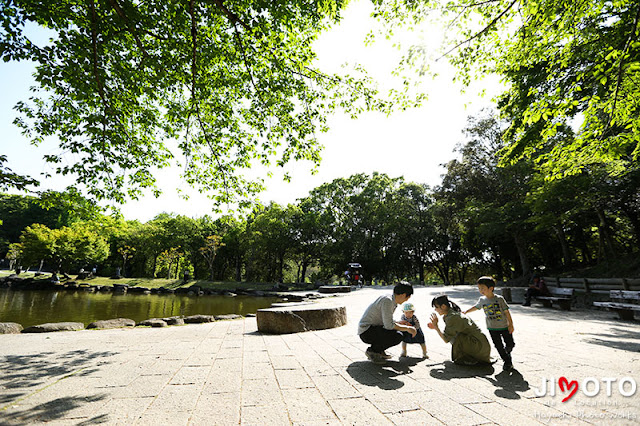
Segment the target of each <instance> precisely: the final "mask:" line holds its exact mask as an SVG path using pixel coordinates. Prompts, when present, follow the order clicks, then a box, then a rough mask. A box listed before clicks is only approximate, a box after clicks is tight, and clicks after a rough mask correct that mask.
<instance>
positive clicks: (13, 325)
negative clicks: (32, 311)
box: [0, 322, 22, 334]
mask: <svg viewBox="0 0 640 426" xmlns="http://www.w3.org/2000/svg"><path fill="white" fill-rule="evenodd" d="M21 331H22V325H20V324H18V323H17V322H0V334H19V333H20V332H21Z"/></svg>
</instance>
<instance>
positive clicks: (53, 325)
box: [22, 322, 84, 333]
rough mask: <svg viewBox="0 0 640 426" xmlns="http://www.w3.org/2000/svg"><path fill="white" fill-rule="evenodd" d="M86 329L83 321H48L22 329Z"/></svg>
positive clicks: (30, 330) (39, 330) (44, 331)
mask: <svg viewBox="0 0 640 426" xmlns="http://www.w3.org/2000/svg"><path fill="white" fill-rule="evenodd" d="M78 330H84V324H83V323H81V322H48V323H46V324H39V325H33V326H31V327H27V328H25V329H24V330H22V332H23V333H51V332H54V331H78Z"/></svg>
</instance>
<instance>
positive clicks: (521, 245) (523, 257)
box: [513, 234, 531, 277]
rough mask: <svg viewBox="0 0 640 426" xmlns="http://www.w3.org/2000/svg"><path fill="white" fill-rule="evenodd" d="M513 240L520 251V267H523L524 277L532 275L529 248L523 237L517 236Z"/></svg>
mask: <svg viewBox="0 0 640 426" xmlns="http://www.w3.org/2000/svg"><path fill="white" fill-rule="evenodd" d="M513 239H514V241H515V243H516V249H517V250H518V257H519V258H520V266H521V267H522V276H523V277H524V276H527V275H529V274H530V273H531V266H530V265H529V258H528V257H527V247H526V243H525V241H524V239H523V238H522V236H521V235H519V234H515V235H514V236H513Z"/></svg>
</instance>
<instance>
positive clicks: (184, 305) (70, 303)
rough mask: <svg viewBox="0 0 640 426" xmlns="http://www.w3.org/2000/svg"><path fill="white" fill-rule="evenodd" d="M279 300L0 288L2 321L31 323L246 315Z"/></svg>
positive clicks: (85, 323)
mask: <svg viewBox="0 0 640 426" xmlns="http://www.w3.org/2000/svg"><path fill="white" fill-rule="evenodd" d="M277 301H279V299H278V298H276V297H253V296H236V297H228V296H199V297H197V296H195V297H194V296H186V295H156V294H149V295H144V294H112V293H89V292H83V291H77V292H72V291H13V290H0V322H17V323H18V324H22V326H23V327H29V326H32V325H37V324H43V323H47V322H63V321H74V322H82V323H84V325H85V326H86V325H88V324H89V323H91V322H93V321H97V320H104V319H111V318H131V319H132V320H134V321H136V322H139V321H143V320H145V319H148V318H162V317H169V316H174V315H196V314H205V315H221V314H240V315H246V314H250V313H256V311H257V310H258V309H262V308H268V307H269V306H271V304H272V303H275V302H277Z"/></svg>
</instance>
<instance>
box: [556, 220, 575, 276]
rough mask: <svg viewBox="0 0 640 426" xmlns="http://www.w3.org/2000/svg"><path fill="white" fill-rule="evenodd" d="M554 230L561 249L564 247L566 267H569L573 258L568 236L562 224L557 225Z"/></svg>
mask: <svg viewBox="0 0 640 426" xmlns="http://www.w3.org/2000/svg"><path fill="white" fill-rule="evenodd" d="M553 228H554V229H555V231H556V235H557V236H558V240H559V241H560V247H562V258H563V263H564V266H569V265H571V263H572V262H573V256H572V254H571V249H570V248H569V243H568V242H567V236H566V234H565V232H564V228H563V227H562V224H557V225H556V226H554V227H553Z"/></svg>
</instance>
